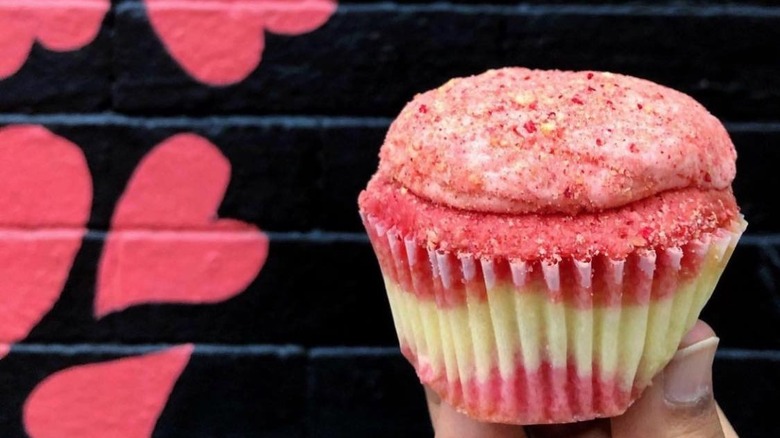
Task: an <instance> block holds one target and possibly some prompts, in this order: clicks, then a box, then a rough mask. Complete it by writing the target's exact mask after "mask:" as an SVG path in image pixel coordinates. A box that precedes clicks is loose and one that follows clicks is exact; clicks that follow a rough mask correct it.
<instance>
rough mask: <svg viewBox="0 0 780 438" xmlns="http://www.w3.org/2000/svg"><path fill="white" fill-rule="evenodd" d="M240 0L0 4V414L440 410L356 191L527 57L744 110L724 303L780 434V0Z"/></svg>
mask: <svg viewBox="0 0 780 438" xmlns="http://www.w3.org/2000/svg"><path fill="white" fill-rule="evenodd" d="M229 3H230V2H228V1H222V0H213V1H211V2H196V1H194V0H191V1H175V2H174V1H170V0H144V1H142V0H115V1H113V3H111V4H109V2H108V0H80V1H75V0H63V1H62V2H56V3H54V4H52V3H48V4H45V5H43V4H41V3H37V4H36V2H34V1H28V2H0V55H2V56H0V125H2V126H3V128H2V129H0V180H2V184H0V207H3V208H1V209H0V211H1V212H2V213H0V225H2V230H0V262H2V263H0V285H1V286H2V287H0V300H2V301H0V303H2V305H0V311H3V312H4V315H3V316H2V319H0V321H2V322H0V347H2V348H0V352H4V353H5V354H6V355H5V357H4V358H3V359H1V360H0V382H1V384H0V387H2V388H3V390H2V391H0V407H2V408H1V409H0V431H2V432H0V435H1V436H8V437H24V436H31V437H34V438H40V437H52V438H55V437H56V438H62V437H69V436H79V437H87V438H89V437H106V436H116V437H128V438H130V437H149V436H154V437H183V436H187V437H196V436H203V437H212V436H213V437H232V436H236V437H239V436H241V437H243V436H252V437H298V436H300V437H304V436H305V437H342V436H360V437H362V436H373V437H382V436H387V437H397V436H426V434H430V432H429V426H428V425H427V412H425V408H424V403H423V400H422V391H421V390H420V388H419V387H418V384H417V381H416V378H415V377H414V374H413V371H412V370H411V367H409V366H408V365H406V363H405V362H404V361H403V359H402V358H401V357H400V354H399V352H398V350H397V349H396V340H395V335H394V331H393V327H392V321H391V319H390V312H389V310H388V308H387V306H386V302H385V297H384V294H383V290H382V284H381V278H380V275H379V272H378V268H377V266H376V262H375V260H374V259H373V255H372V252H371V249H370V248H369V246H368V242H367V239H366V237H365V235H364V233H363V232H362V230H361V227H360V224H359V220H358V217H357V213H356V196H357V193H358V191H359V190H360V188H361V187H362V186H363V185H364V184H365V182H366V181H367V179H368V177H369V176H370V175H371V173H372V172H373V170H374V168H375V166H376V162H377V158H376V154H377V151H378V148H379V146H380V144H381V142H382V138H383V135H384V132H385V130H386V129H387V126H388V124H389V122H390V120H391V118H392V117H393V116H394V115H395V114H396V113H397V112H398V111H399V110H400V108H401V106H402V105H403V104H404V103H405V102H406V101H407V100H408V99H409V98H411V96H413V94H414V93H416V92H420V91H423V90H426V89H428V88H431V87H434V86H436V85H438V84H440V83H442V82H444V81H445V80H446V79H448V78H450V77H452V76H457V75H465V74H471V73H478V72H481V71H483V70H485V69H487V68H490V67H497V66H503V65H524V66H530V67H540V68H553V67H555V68H564V69H585V68H588V69H603V70H612V71H617V72H623V73H628V74H634V75H638V76H642V77H646V78H649V79H652V80H655V81H658V82H660V83H663V84H666V85H669V86H672V87H675V88H678V89H680V90H682V91H685V92H687V93H689V94H691V95H693V96H694V97H696V98H697V99H699V100H700V101H701V102H702V103H704V104H705V105H706V106H707V107H708V108H709V109H710V110H711V111H712V112H713V113H714V114H715V115H717V116H718V117H720V118H722V119H723V120H725V121H726V122H727V127H728V129H729V131H730V133H731V134H732V136H733V139H734V141H735V143H736V145H737V149H738V153H739V162H738V177H737V181H736V183H735V191H736V193H737V198H738V199H739V200H740V204H741V205H742V207H743V209H744V213H745V215H746V217H747V219H748V220H749V221H750V228H749V232H748V235H747V236H746V237H745V238H744V239H743V240H742V242H740V245H739V247H738V249H737V251H736V253H735V255H734V257H733V259H732V262H731V264H730V266H729V268H728V270H727V271H726V273H725V274H724V278H723V280H722V282H721V284H720V285H719V287H718V290H717V291H716V294H715V296H714V298H713V299H712V300H711V302H710V304H709V305H708V306H707V308H706V309H705V311H704V315H703V318H704V319H705V320H706V321H708V322H710V323H711V324H712V325H713V327H714V328H715V330H716V331H717V333H718V334H719V335H720V337H721V339H722V341H721V350H720V353H719V356H718V358H717V363H716V368H715V380H716V382H715V385H716V394H717V396H718V398H719V400H720V403H721V404H722V406H723V408H724V410H725V411H726V413H727V414H728V415H729V416H730V417H731V418H732V420H733V422H734V423H735V425H736V427H737V430H738V431H740V432H741V433H742V434H743V435H744V436H757V437H770V436H780V422H778V421H777V419H776V418H775V417H776V414H775V412H774V411H775V410H776V407H777V406H778V405H780V395H778V392H777V391H776V389H777V388H778V387H780V331H778V323H780V290H779V289H778V288H780V204H778V203H777V202H776V200H775V193H774V192H775V191H776V190H777V188H778V187H780V172H777V170H776V167H777V165H778V163H780V149H779V148H778V146H779V144H780V62H779V61H778V55H780V2H777V1H776V0H764V1H754V2H749V3H748V2H745V3H741V4H737V3H725V2H717V1H714V0H712V1H693V0H689V1H685V0H678V1H662V2H650V1H645V2H640V1H618V0H613V1H609V2H601V3H599V4H593V5H588V6H586V5H580V4H573V3H564V2H560V1H554V0H552V1H547V2H542V1H531V2H524V3H521V4H518V3H516V2H510V1H499V0H496V1H494V2H492V3H491V4H490V5H486V4H483V2H477V1H470V2H469V1H454V2H451V3H440V2H430V3H428V2H422V1H416V2H412V1H398V2H370V1H365V2H351V1H341V2H340V3H339V4H338V5H336V4H335V3H334V2H332V1H330V0H308V1H302V0H301V1H288V2H283V3H277V4H282V5H283V7H281V8H277V9H276V10H271V9H272V8H270V9H269V7H268V5H269V4H270V3H273V2H265V1H261V0H245V1H244V2H243V3H241V2H239V6H238V9H237V10H234V11H233V12H234V13H232V14H230V13H228V12H229V11H228V9H227V8H228V6H227V5H228V4H229ZM204 5H205V6H204ZM241 5H242V6H241ZM234 7H235V6H234ZM204 9H205V12H204ZM236 11H237V12H236ZM193 47H195V48H198V50H199V52H193V51H192V48H193ZM28 52H29V53H28ZM193 53H200V54H201V55H200V56H194V55H193ZM3 192H5V193H3ZM3 346H4V347H3ZM9 349H10V350H9ZM112 431H113V432H112Z"/></svg>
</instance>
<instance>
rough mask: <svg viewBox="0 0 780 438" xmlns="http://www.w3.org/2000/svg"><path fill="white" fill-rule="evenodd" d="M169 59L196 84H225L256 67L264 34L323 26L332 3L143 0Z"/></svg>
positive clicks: (322, 0) (317, 0)
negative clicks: (198, 82)
mask: <svg viewBox="0 0 780 438" xmlns="http://www.w3.org/2000/svg"><path fill="white" fill-rule="evenodd" d="M144 1H145V3H146V9H147V12H148V14H149V20H150V22H151V24H152V27H153V28H154V30H155V32H156V33H157V35H158V36H159V37H160V39H161V40H162V42H163V44H164V45H165V47H166V49H167V50H168V52H169V53H170V55H171V56H172V57H173V58H174V59H175V60H176V61H177V62H178V63H179V64H180V65H181V67H182V68H183V69H184V70H185V71H186V72H187V73H189V74H190V75H192V76H193V77H194V78H195V79H196V80H198V81H201V82H204V83H207V84H210V85H228V84H233V83H236V82H239V81H241V80H243V79H245V78H246V77H247V76H248V75H249V74H250V73H251V72H252V71H253V70H254V69H255V68H257V66H258V65H259V64H260V60H261V57H262V52H263V49H264V48H265V36H264V31H265V30H267V31H269V32H273V33H278V34H284V35H299V34H302V33H307V32H311V31H313V30H314V29H317V28H318V27H320V26H322V25H323V24H324V23H325V22H326V21H327V20H328V18H330V16H331V15H332V14H333V12H334V11H335V10H336V2H335V1H333V0H286V1H283V0H264V1H250V0H206V1H192V0H190V1H186V0H144Z"/></svg>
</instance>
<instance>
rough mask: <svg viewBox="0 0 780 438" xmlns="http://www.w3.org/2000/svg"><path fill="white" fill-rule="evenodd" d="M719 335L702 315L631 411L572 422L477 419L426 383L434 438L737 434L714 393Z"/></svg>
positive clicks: (703, 437) (728, 437)
mask: <svg viewBox="0 0 780 438" xmlns="http://www.w3.org/2000/svg"><path fill="white" fill-rule="evenodd" d="M717 346H718V338H717V337H715V333H714V332H713V331H712V329H711V328H710V327H709V326H708V325H707V324H705V323H703V322H701V321H699V322H697V323H696V325H695V326H694V327H693V329H692V330H691V331H690V332H688V334H687V335H686V336H685V338H684V339H683V340H682V342H681V344H680V349H679V350H678V351H677V354H676V355H675V356H674V358H673V359H672V361H671V363H669V365H667V366H666V368H665V369H664V370H663V372H662V373H660V374H659V375H658V376H657V377H656V378H655V379H654V381H653V385H652V386H650V387H649V388H647V389H646V390H645V392H644V394H642V397H641V398H640V399H639V400H637V401H636V403H634V404H633V405H632V406H631V407H630V408H629V409H628V411H627V412H626V413H625V414H623V415H621V416H619V417H614V418H605V419H599V420H593V421H587V422H582V423H574V424H563V425H544V426H526V427H522V426H511V425H505V424H492V423H479V422H477V421H475V420H472V419H471V418H469V417H467V416H465V415H463V414H461V413H459V412H457V411H456V410H455V409H453V408H452V407H451V406H449V405H447V404H446V403H443V402H442V401H441V400H440V399H439V397H438V396H437V395H436V394H435V393H434V392H433V391H431V390H430V389H428V388H426V389H425V395H426V398H427V400H428V410H429V412H430V415H431V421H432V423H433V428H434V430H435V432H436V438H556V437H567V438H568V437H575V438H610V437H611V438H716V437H724V438H736V437H737V434H736V432H734V428H732V427H731V424H729V422H728V420H727V419H726V417H725V415H723V411H721V410H720V408H719V407H718V405H717V403H715V399H714V398H713V395H712V361H713V359H714V357H715V349H716V348H717Z"/></svg>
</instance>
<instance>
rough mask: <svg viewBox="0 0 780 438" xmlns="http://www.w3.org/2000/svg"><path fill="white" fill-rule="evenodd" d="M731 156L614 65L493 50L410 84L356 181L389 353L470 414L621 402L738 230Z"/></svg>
mask: <svg viewBox="0 0 780 438" xmlns="http://www.w3.org/2000/svg"><path fill="white" fill-rule="evenodd" d="M735 159H736V153H735V150H734V146H733V144H732V142H731V140H730V139H729V136H728V134H727V132H726V130H725V129H724V127H723V125H722V124H721V123H720V122H719V121H718V120H717V119H716V118H715V117H713V116H712V115H711V114H710V113H709V112H707V110H706V109H705V108H704V107H702V106H701V105H700V104H698V103H697V102H696V101H694V100H693V99H692V98H691V97H689V96H687V95H685V94H682V93H680V92H677V91H674V90H672V89H669V88H666V87H663V86H661V85H658V84H654V83H652V82H649V81H646V80H642V79H637V78H634V77H629V76H623V75H618V74H611V73H601V72H567V71H541V70H528V69H524V68H506V69H500V70H491V71H488V72H486V73H483V74H481V75H477V76H472V77H468V78H459V79H453V80H451V81H449V82H447V83H446V84H444V85H443V86H441V87H439V88H437V89H435V90H431V91H428V92H426V93H423V94H420V95H417V96H416V97H415V98H414V99H413V100H412V101H411V102H410V103H409V104H407V105H406V107H405V108H404V109H403V111H402V112H401V114H400V115H399V116H398V118H397V119H396V120H395V121H394V122H393V123H392V125H391V126H390V129H389V131H388V133H387V137H386V139H385V142H384V145H383V146H382V149H381V152H380V164H379V169H378V171H377V172H376V174H375V175H374V176H373V177H372V179H371V181H370V182H369V183H368V186H367V188H366V189H365V190H364V191H363V192H362V193H361V194H360V198H359V206H360V213H361V216H362V218H363V222H364V224H365V227H366V230H367V231H368V235H369V238H370V240H371V244H372V246H373V248H374V251H375V253H376V255H377V258H378V260H379V265H380V267H381V270H382V274H383V276H384V281H385V285H386V289H387V296H388V299H389V302H390V308H391V310H392V314H393V319H394V322H395V328H396V330H397V333H398V340H399V342H400V346H401V351H402V352H403V354H404V356H405V357H406V358H407V359H408V360H409V362H411V364H412V365H413V366H414V368H415V370H416V372H417V375H418V376H419V378H420V380H421V381H422V383H424V384H426V385H428V386H429V387H430V388H432V389H433V390H434V391H435V392H436V393H438V395H439V396H440V397H441V398H442V400H444V401H446V402H447V403H449V404H451V405H452V406H454V407H455V408H456V409H458V410H460V411H461V412H463V413H465V414H467V415H469V416H471V417H473V418H475V419H478V420H481V421H489V422H501V423H512V424H539V423H564V422H572V421H580V420H587V419H592V418H597V417H610V416H615V415H619V414H621V413H623V412H624V411H625V410H626V409H627V408H628V407H629V406H630V405H631V404H632V403H633V401H634V400H636V399H637V398H638V397H639V396H640V395H641V393H642V390H643V389H644V388H645V387H647V386H648V385H649V384H650V383H651V380H652V378H653V377H654V375H655V374H657V373H658V372H659V371H660V370H661V369H662V368H663V367H664V365H665V364H666V363H667V362H668V361H669V360H671V358H672V356H673V355H674V353H675V351H676V349H677V346H678V344H679V342H680V340H681V339H682V337H683V335H684V334H685V333H686V332H687V331H688V330H689V329H690V328H691V327H692V326H693V324H694V323H695V321H696V319H697V317H698V315H699V313H700V311H701V309H702V307H703V306H704V304H705V302H706V301H707V299H708V298H709V297H710V295H711V293H712V291H713V289H714V288H715V284H716V283H717V281H718V278H719V277H720V275H721V273H722V271H723V269H724V267H725V265H726V262H727V261H728V259H729V257H730V255H731V253H732V251H733V249H734V246H735V245H736V243H737V240H738V239H739V236H740V235H741V233H742V231H743V230H744V228H745V222H744V221H743V219H742V217H741V215H740V214H739V208H738V207H737V204H736V201H735V199H734V195H733V192H732V190H731V183H732V181H733V179H734V174H735Z"/></svg>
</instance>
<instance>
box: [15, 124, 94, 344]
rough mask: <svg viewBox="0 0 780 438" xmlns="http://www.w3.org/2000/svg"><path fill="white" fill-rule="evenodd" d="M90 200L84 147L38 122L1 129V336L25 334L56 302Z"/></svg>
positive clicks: (80, 234)
mask: <svg viewBox="0 0 780 438" xmlns="http://www.w3.org/2000/svg"><path fill="white" fill-rule="evenodd" d="M91 204H92V179H91V177H90V174H89V169H88V167H87V162H86V159H85V158H84V154H83V153H82V152H81V150H80V149H79V148H78V146H76V145H75V144H73V143H71V142H69V141H67V140H65V139H64V138H62V137H58V136H56V135H54V134H52V133H51V132H49V131H48V130H46V129H45V128H43V127H40V126H29V125H22V126H10V127H6V128H2V129H0V241H2V242H3V244H2V245H0V342H4V343H13V342H16V341H19V340H21V339H23V338H24V337H25V336H27V334H28V333H29V332H30V330H32V328H33V327H34V326H35V325H36V324H37V323H38V322H39V321H40V320H41V318H43V316H44V315H45V314H46V313H47V312H48V311H49V310H50V309H51V308H52V306H54V303H55V302H56V301H57V299H58V298H59V296H60V293H61V292H62V287H63V286H64V284H65V281H66V279H67V277H68V272H70V268H71V265H72V263H73V259H74V257H75V256H76V253H77V252H78V249H79V247H80V246H81V239H82V237H83V235H84V232H85V226H86V223H87V220H88V218H89V210H90V206H91ZM4 353H7V349H4V350H3V351H0V357H2V356H3V355H4Z"/></svg>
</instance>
